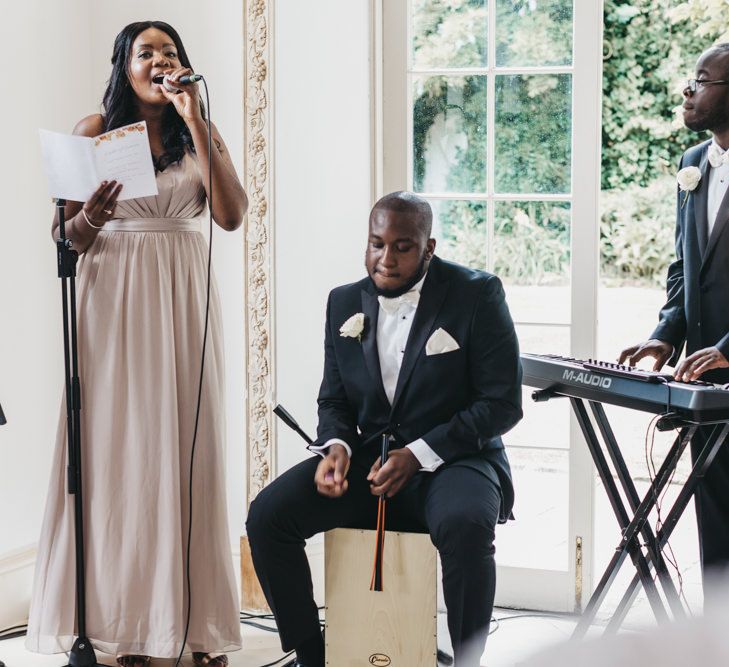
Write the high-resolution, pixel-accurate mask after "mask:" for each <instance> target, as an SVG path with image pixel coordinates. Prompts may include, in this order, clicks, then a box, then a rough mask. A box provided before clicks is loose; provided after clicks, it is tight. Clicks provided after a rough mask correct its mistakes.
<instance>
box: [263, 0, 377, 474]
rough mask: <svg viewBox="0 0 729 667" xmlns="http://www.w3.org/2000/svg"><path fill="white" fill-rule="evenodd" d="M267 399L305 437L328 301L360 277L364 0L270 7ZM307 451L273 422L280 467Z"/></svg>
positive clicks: (366, 169)
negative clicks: (272, 276)
mask: <svg viewBox="0 0 729 667" xmlns="http://www.w3.org/2000/svg"><path fill="white" fill-rule="evenodd" d="M275 12H276V16H275V22H276V31H275V35H276V42H275V46H276V52H275V65H274V67H275V77H276V79H275V98H274V105H275V110H276V113H275V132H276V146H275V161H274V169H275V192H276V195H275V216H276V222H275V234H276V238H275V247H276V254H275V262H276V284H275V291H274V294H275V299H274V308H275V320H276V325H275V326H276V336H275V339H276V395H277V399H278V401H279V402H280V403H282V404H283V405H284V406H285V407H286V408H287V409H288V410H289V412H291V414H292V415H293V416H294V417H295V418H296V419H297V420H298V421H299V423H300V424H301V425H302V427H303V428H304V430H305V431H307V432H308V433H309V434H310V435H312V436H313V435H314V432H315V427H316V396H317V393H318V389H319V383H320V382H321V376H322V365H323V358H324V319H325V315H326V298H327V294H328V293H329V290H330V289H331V288H332V287H335V286H337V285H341V284H343V283H347V282H352V281H355V280H359V279H360V278H362V277H363V276H364V275H365V273H364V251H365V244H366V239H367V217H368V214H369V210H370V208H371V205H372V186H371V181H372V178H371V139H370V137H371V130H370V94H371V85H370V32H371V31H370V19H369V12H370V2H369V0H347V1H346V2H342V1H341V0H307V2H301V0H277V2H276V5H275ZM306 455H307V452H306V451H305V450H304V443H303V441H302V440H301V438H300V437H299V436H298V435H296V434H295V433H293V432H292V431H289V430H288V429H287V428H286V427H285V426H283V425H279V428H278V466H277V468H278V472H279V473H280V472H282V471H284V470H286V469H287V468H289V467H290V466H291V465H293V464H294V463H297V462H298V461H300V460H302V459H303V458H304V457H305V456H306Z"/></svg>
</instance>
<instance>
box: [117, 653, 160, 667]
mask: <svg viewBox="0 0 729 667" xmlns="http://www.w3.org/2000/svg"><path fill="white" fill-rule="evenodd" d="M151 661H152V658H150V657H149V656H148V655H118V656H116V664H117V665H119V667H149V663H150V662H151Z"/></svg>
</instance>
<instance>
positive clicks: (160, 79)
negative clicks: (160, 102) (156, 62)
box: [152, 74, 203, 93]
mask: <svg viewBox="0 0 729 667" xmlns="http://www.w3.org/2000/svg"><path fill="white" fill-rule="evenodd" d="M202 78H203V75H202V74H184V75H183V76H181V77H180V79H179V81H177V82H176V83H181V84H187V83H195V82H197V81H201V80H202ZM152 83H161V84H162V85H163V86H164V87H165V90H167V91H168V92H170V93H180V92H182V90H181V89H180V88H178V87H177V86H175V84H174V83H172V82H171V81H170V77H169V75H168V74H164V75H163V74H158V75H157V76H155V77H154V78H153V79H152Z"/></svg>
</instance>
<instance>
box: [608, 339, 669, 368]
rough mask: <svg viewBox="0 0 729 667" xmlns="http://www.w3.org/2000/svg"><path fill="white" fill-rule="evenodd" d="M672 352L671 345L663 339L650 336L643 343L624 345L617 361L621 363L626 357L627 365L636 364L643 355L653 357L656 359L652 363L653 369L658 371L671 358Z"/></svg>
mask: <svg viewBox="0 0 729 667" xmlns="http://www.w3.org/2000/svg"><path fill="white" fill-rule="evenodd" d="M672 354H673V345H671V344H670V343H666V341H663V340H657V339H656V338H651V339H650V340H647V341H645V342H644V343H638V344H637V345H633V346H632V347H626V348H625V349H624V350H623V351H622V352H621V353H620V357H619V358H618V363H619V364H622V363H623V362H624V361H625V360H626V359H627V360H628V365H630V366H636V365H637V364H638V362H639V361H640V360H641V359H643V357H653V358H654V359H655V360H656V361H655V363H654V364H653V370H654V371H660V370H661V368H663V366H664V364H665V363H666V362H667V361H668V360H669V359H670V358H671V355H672Z"/></svg>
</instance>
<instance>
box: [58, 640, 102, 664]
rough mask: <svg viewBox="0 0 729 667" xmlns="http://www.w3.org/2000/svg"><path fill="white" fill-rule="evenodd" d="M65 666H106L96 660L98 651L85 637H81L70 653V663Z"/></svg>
mask: <svg viewBox="0 0 729 667" xmlns="http://www.w3.org/2000/svg"><path fill="white" fill-rule="evenodd" d="M65 667H105V666H104V665H102V664H101V663H99V662H96V653H94V647H93V646H91V642H90V641H89V640H88V639H86V638H85V637H79V638H78V639H77V640H76V641H75V642H74V643H73V647H72V648H71V652H70V653H69V655H68V665H66V666H65Z"/></svg>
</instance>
